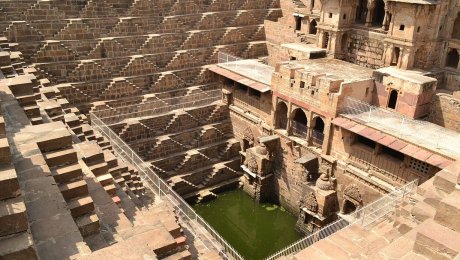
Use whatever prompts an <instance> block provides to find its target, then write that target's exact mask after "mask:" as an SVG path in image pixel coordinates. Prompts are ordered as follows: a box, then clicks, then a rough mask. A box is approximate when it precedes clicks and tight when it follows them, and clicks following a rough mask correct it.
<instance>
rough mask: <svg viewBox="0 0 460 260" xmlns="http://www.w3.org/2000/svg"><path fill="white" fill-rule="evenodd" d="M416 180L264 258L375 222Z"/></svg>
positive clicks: (408, 191)
mask: <svg viewBox="0 0 460 260" xmlns="http://www.w3.org/2000/svg"><path fill="white" fill-rule="evenodd" d="M417 184H418V180H414V181H412V182H409V183H407V184H406V185H404V186H402V187H399V188H397V189H395V190H394V191H393V192H390V193H388V194H386V195H384V196H383V197H381V198H379V199H378V200H376V201H374V202H372V203H370V204H368V205H367V206H365V207H363V208H361V209H358V210H356V211H355V212H353V213H352V214H350V215H349V216H348V217H347V219H339V220H337V221H334V222H332V223H330V224H329V225H327V226H324V227H323V228H321V229H319V230H317V231H315V232H313V233H312V234H310V235H308V236H306V237H304V238H302V239H300V240H299V241H297V242H294V243H293V244H291V245H289V246H287V247H285V248H284V249H282V250H280V251H278V252H276V253H275V254H273V255H271V256H269V257H267V258H266V260H274V259H277V258H279V257H282V256H288V255H291V254H295V253H297V252H299V251H301V250H303V249H305V248H307V247H309V246H311V245H313V244H314V243H316V242H318V241H319V240H321V239H324V238H326V237H328V236H330V235H332V234H334V233H336V232H337V231H339V230H341V229H344V228H346V227H348V226H350V225H353V224H358V225H361V226H363V227H366V226H369V225H371V224H372V223H375V221H376V220H378V219H380V218H382V217H383V216H385V215H387V214H388V213H390V212H391V211H392V210H393V209H394V208H395V206H396V205H397V204H399V203H401V201H402V199H403V198H404V197H405V196H406V195H408V194H410V193H412V192H414V191H415V189H416V188H417Z"/></svg>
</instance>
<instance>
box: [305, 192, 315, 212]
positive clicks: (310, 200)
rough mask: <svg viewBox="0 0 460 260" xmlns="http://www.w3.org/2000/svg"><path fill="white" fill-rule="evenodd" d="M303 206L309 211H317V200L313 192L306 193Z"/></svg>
mask: <svg viewBox="0 0 460 260" xmlns="http://www.w3.org/2000/svg"><path fill="white" fill-rule="evenodd" d="M305 208H307V209H308V210H309V211H311V212H315V213H316V212H318V201H316V197H315V194H314V193H313V192H310V193H308V194H307V197H306V198H305Z"/></svg>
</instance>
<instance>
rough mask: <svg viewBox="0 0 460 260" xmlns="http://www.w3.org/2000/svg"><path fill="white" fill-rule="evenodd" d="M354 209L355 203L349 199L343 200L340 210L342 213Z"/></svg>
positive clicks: (347, 212)
mask: <svg viewBox="0 0 460 260" xmlns="http://www.w3.org/2000/svg"><path fill="white" fill-rule="evenodd" d="M354 211H356V205H355V204H354V203H352V202H351V201H349V200H345V202H344V205H343V210H342V212H343V214H345V215H348V214H350V213H353V212H354Z"/></svg>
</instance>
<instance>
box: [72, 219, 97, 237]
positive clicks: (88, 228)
mask: <svg viewBox="0 0 460 260" xmlns="http://www.w3.org/2000/svg"><path fill="white" fill-rule="evenodd" d="M76 223H77V226H78V229H79V230H80V233H81V235H82V236H83V237H87V236H89V235H92V234H95V233H98V232H99V228H100V224H99V218H98V217H97V215H96V214H91V215H84V216H81V217H80V218H78V219H77V221H76Z"/></svg>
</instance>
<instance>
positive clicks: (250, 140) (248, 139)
mask: <svg viewBox="0 0 460 260" xmlns="http://www.w3.org/2000/svg"><path fill="white" fill-rule="evenodd" d="M253 146H254V135H253V134H252V130H251V128H250V127H249V126H248V127H247V128H246V130H244V133H243V147H242V150H243V152H245V151H246V149H248V148H251V147H253Z"/></svg>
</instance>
